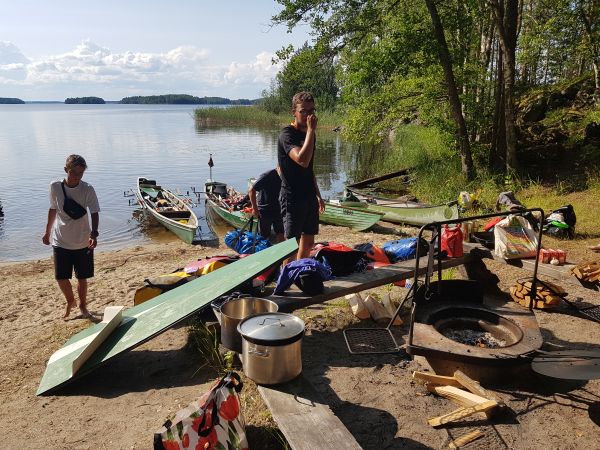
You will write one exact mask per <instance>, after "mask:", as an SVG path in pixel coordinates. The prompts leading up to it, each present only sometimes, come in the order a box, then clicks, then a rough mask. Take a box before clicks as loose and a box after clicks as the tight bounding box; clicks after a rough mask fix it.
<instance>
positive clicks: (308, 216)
mask: <svg viewBox="0 0 600 450" xmlns="http://www.w3.org/2000/svg"><path fill="white" fill-rule="evenodd" d="M279 200H280V202H281V214H282V215H283V228H284V229H285V238H286V239H290V238H292V237H295V238H299V237H300V236H301V235H302V234H312V235H316V234H319V202H318V201H317V197H316V196H315V195H310V196H309V197H308V198H305V199H302V200H300V201H295V200H294V201H289V200H288V199H286V198H285V196H284V195H282V196H281V198H280V199H279Z"/></svg>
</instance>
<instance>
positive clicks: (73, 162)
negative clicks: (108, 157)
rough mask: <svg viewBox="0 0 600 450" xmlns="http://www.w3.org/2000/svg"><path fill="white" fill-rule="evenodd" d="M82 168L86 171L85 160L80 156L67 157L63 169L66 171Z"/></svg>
mask: <svg viewBox="0 0 600 450" xmlns="http://www.w3.org/2000/svg"><path fill="white" fill-rule="evenodd" d="M78 166H79V167H83V168H84V169H87V164H86V162H85V159H84V158H83V156H81V155H69V156H68V157H67V161H66V162H65V168H66V169H67V170H70V169H73V168H74V167H78Z"/></svg>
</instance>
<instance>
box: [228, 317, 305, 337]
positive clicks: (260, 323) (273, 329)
mask: <svg viewBox="0 0 600 450" xmlns="http://www.w3.org/2000/svg"><path fill="white" fill-rule="evenodd" d="M238 331H239V332H240V334H241V335H242V336H243V337H244V338H247V339H248V340H249V341H251V342H258V341H261V342H265V343H267V342H271V341H272V343H273V344H276V343H277V342H280V341H285V340H288V339H292V338H295V337H297V336H299V335H300V336H301V335H302V334H303V333H304V321H303V320H302V319H300V318H298V317H296V316H294V315H292V314H286V313H264V314H256V315H253V316H250V317H247V318H246V319H244V320H243V321H241V322H240V323H239V325H238Z"/></svg>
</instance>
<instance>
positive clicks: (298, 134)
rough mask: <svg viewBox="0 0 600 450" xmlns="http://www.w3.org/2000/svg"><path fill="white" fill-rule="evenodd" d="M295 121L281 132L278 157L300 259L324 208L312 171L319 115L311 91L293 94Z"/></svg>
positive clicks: (287, 226) (286, 213)
mask: <svg viewBox="0 0 600 450" xmlns="http://www.w3.org/2000/svg"><path fill="white" fill-rule="evenodd" d="M292 115H293V116H294V121H293V122H292V123H291V125H288V126H286V127H285V128H284V129H283V130H282V131H281V133H280V134H279V140H278V142H277V160H278V163H279V167H280V168H281V194H280V196H279V201H280V203H281V213H282V215H283V227H284V231H285V237H286V239H291V238H296V239H297V240H298V254H297V259H301V258H307V257H308V256H309V254H310V250H311V248H312V247H313V245H314V243H315V235H316V234H318V233H319V213H320V212H321V213H322V212H323V211H324V209H325V203H324V202H323V199H322V198H321V192H320V191H319V187H318V186H317V181H316V179H315V174H314V172H313V159H314V152H315V143H316V130H317V116H316V115H315V100H314V98H313V96H312V94H311V93H310V92H299V93H297V94H296V95H294V97H293V98H292Z"/></svg>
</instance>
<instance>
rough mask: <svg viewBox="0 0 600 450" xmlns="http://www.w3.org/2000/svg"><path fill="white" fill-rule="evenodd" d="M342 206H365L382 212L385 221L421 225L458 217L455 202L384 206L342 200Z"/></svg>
mask: <svg viewBox="0 0 600 450" xmlns="http://www.w3.org/2000/svg"><path fill="white" fill-rule="evenodd" d="M342 205H344V206H350V207H353V208H365V209H367V210H369V211H374V212H379V213H382V214H383V218H382V219H381V220H384V221H386V222H391V223H396V224H408V225H417V226H422V225H425V224H428V223H431V222H443V221H446V220H452V219H458V206H457V205H456V204H443V205H433V206H385V205H378V204H373V203H367V202H342Z"/></svg>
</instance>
